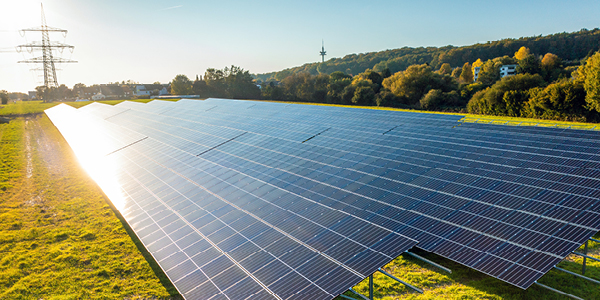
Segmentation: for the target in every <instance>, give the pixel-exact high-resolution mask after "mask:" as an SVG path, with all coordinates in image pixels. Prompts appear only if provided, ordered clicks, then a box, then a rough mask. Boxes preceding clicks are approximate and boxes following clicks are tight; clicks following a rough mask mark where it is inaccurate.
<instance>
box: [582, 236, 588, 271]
mask: <svg viewBox="0 0 600 300" xmlns="http://www.w3.org/2000/svg"><path fill="white" fill-rule="evenodd" d="M587 247H588V241H585V246H583V254H585V255H587V254H588V251H587ZM586 260H587V257H585V256H584V257H583V268H582V269H581V274H582V275H585V262H586Z"/></svg>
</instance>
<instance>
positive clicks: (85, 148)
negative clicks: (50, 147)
mask: <svg viewBox="0 0 600 300" xmlns="http://www.w3.org/2000/svg"><path fill="white" fill-rule="evenodd" d="M86 121H87V124H88V126H69V127H68V129H67V130H66V131H65V130H63V135H65V137H67V136H69V138H67V140H68V142H69V144H70V146H71V148H72V149H73V151H74V152H75V155H76V156H77V159H78V160H79V163H80V164H81V166H82V167H83V169H84V170H85V171H86V172H87V173H88V174H89V175H90V177H92V179H93V180H94V181H96V183H97V184H98V186H100V188H101V189H102V191H103V192H104V194H105V195H106V196H107V197H108V198H109V199H110V201H111V202H112V203H113V205H114V206H115V207H116V208H117V209H118V210H119V211H122V209H123V208H124V206H125V194H124V193H123V191H122V189H121V183H120V182H119V180H118V178H119V177H118V174H117V170H118V165H117V161H116V160H115V159H113V158H110V157H107V156H106V155H107V154H108V153H110V151H112V150H116V143H115V141H114V140H113V139H111V138H110V136H108V135H106V134H104V133H103V132H102V130H101V129H102V126H101V124H94V123H97V122H93V121H92V120H89V119H88V120H86ZM71 122H72V121H71ZM71 124H85V122H72V123H71Z"/></svg>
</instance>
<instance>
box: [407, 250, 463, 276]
mask: <svg viewBox="0 0 600 300" xmlns="http://www.w3.org/2000/svg"><path fill="white" fill-rule="evenodd" d="M404 253H406V254H408V255H410V256H412V257H414V258H416V259H420V260H422V261H424V262H426V263H428V264H430V265H432V266H434V267H437V268H439V269H442V270H444V271H446V272H448V273H452V270H450V269H448V268H446V267H444V266H442V265H440V264H437V263H434V262H433V261H431V260H429V259H427V258H425V257H422V256H420V255H417V254H414V253H412V252H408V251H406V252H404Z"/></svg>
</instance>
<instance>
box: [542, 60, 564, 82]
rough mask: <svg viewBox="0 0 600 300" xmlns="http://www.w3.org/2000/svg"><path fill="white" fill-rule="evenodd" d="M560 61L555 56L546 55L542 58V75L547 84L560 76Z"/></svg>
mask: <svg viewBox="0 0 600 300" xmlns="http://www.w3.org/2000/svg"><path fill="white" fill-rule="evenodd" d="M561 64H562V60H561V59H560V57H558V56H557V55H554V54H552V53H546V55H544V58H542V66H541V67H542V75H543V76H544V79H546V81H548V82H552V81H555V80H556V79H558V78H559V76H560V75H561V74H562V70H561Z"/></svg>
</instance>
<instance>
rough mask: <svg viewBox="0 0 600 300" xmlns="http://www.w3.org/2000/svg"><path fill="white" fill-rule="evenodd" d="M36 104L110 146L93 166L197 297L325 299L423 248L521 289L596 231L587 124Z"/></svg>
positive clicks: (597, 175)
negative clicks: (93, 132) (542, 125)
mask: <svg viewBox="0 0 600 300" xmlns="http://www.w3.org/2000/svg"><path fill="white" fill-rule="evenodd" d="M46 113H47V114H48V116H49V117H50V119H51V120H52V122H53V123H54V124H55V125H56V126H57V128H58V129H59V130H60V131H61V133H63V136H65V139H66V140H67V141H68V142H69V144H70V145H71V147H72V148H73V149H74V150H75V152H76V154H77V155H78V156H80V155H82V156H83V155H84V153H85V149H86V148H84V147H81V146H80V145H91V146H92V147H94V146H98V147H100V146H103V145H109V146H103V147H100V148H102V149H104V148H106V149H105V150H103V151H100V152H95V153H94V159H95V161H96V162H97V163H95V164H94V165H93V166H91V167H89V168H95V169H102V172H99V171H96V172H97V173H105V174H111V176H112V177H111V178H113V179H112V180H109V181H108V182H103V181H102V180H100V179H98V180H97V181H100V182H99V185H100V186H101V187H102V189H103V190H105V191H106V190H111V191H112V192H111V193H107V195H108V196H109V198H110V199H111V201H112V202H113V203H115V206H116V207H117V208H118V209H119V210H120V212H121V214H122V215H123V216H124V218H125V219H126V220H127V222H128V223H129V224H130V226H131V227H132V228H133V229H134V232H135V233H136V234H137V235H138V236H139V237H140V239H141V240H142V242H143V243H144V245H145V246H146V247H147V248H148V250H149V252H150V253H151V254H152V255H153V256H154V257H155V259H156V260H157V261H158V263H159V265H160V266H161V267H162V268H163V269H164V270H165V272H166V274H167V275H168V276H169V278H171V280H172V282H173V283H174V285H175V286H176V287H177V288H178V290H179V291H180V292H181V294H182V295H183V296H184V297H186V298H190V299H209V298H211V297H215V298H211V299H216V298H218V297H226V298H229V299H246V298H251V297H259V298H260V297H262V296H263V295H264V296H268V297H274V298H279V299H296V298H298V299H331V298H333V297H335V296H336V295H338V294H340V293H342V292H344V291H345V290H347V289H348V288H350V287H351V286H353V285H354V284H356V283H358V282H360V281H361V280H362V279H364V278H365V277H367V276H368V275H370V274H372V273H373V272H375V271H376V270H377V269H378V268H379V267H381V266H383V265H385V264H386V263H387V262H389V261H391V260H392V259H394V258H395V257H397V256H398V255H400V254H401V253H403V252H404V251H406V250H408V249H410V248H412V247H413V246H415V245H416V247H419V248H421V249H423V250H426V251H431V252H434V253H437V254H439V255H441V256H444V257H446V258H449V259H451V260H454V261H456V262H459V263H461V264H463V265H466V266H469V267H471V268H474V269H476V270H479V271H481V272H484V273H486V274H489V275H491V276H493V277H496V278H498V279H501V280H503V281H506V282H508V283H510V284H513V285H516V286H519V287H521V288H527V287H529V286H530V285H531V284H533V283H534V282H535V281H536V280H537V279H539V278H540V277H541V276H542V275H543V274H544V273H546V272H547V271H548V270H549V269H550V268H552V267H553V266H554V265H556V264H557V263H558V262H560V261H561V260H562V259H564V258H565V257H566V256H567V255H568V254H569V253H571V252H572V251H573V250H575V249H576V248H577V247H579V246H580V245H581V244H582V243H583V242H584V241H585V240H586V239H588V238H589V237H591V236H592V235H594V234H595V233H596V232H598V230H599V229H600V218H599V217H600V203H599V200H598V199H599V196H600V190H599V189H598V187H599V186H600V165H599V164H600V142H598V133H597V132H592V131H589V132H588V131H585V132H584V131H575V130H568V129H557V128H533V129H529V128H525V127H523V128H521V127H514V126H500V125H486V124H474V123H464V124H463V123H459V122H458V121H459V120H460V119H461V118H462V116H459V115H441V114H425V113H413V112H400V111H381V110H363V109H353V108H340V107H322V106H307V105H296V104H286V103H270V102H256V101H241V100H224V99H207V100H205V101H198V100H181V101H178V102H162V101H152V102H150V103H149V104H139V103H132V102H123V103H121V104H118V105H116V106H108V105H101V104H94V106H90V107H89V108H87V109H85V110H84V109H79V110H75V109H72V108H69V107H67V106H65V105H59V106H56V107H54V108H51V109H49V110H47V111H46ZM82 116H85V117H82ZM75 122H77V123H75ZM74 124H78V125H77V126H75V125H74ZM77 127H84V128H89V127H93V128H94V130H96V131H98V132H100V133H102V134H99V135H94V136H90V135H88V134H87V133H86V132H85V131H81V132H77V130H74V129H73V128H77ZM106 141H108V142H106ZM88 148H89V147H88ZM77 149H81V150H77ZM81 151H84V152H81ZM88 156H89V155H88ZM98 162H101V163H98ZM88 171H89V170H88ZM97 177H99V176H97ZM111 195H112V196H111Z"/></svg>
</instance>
